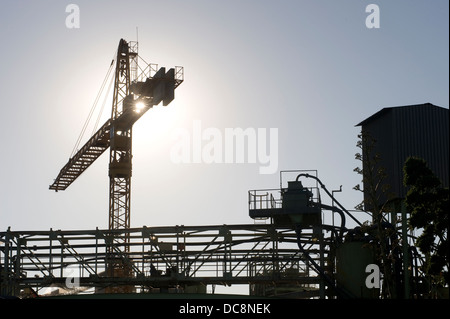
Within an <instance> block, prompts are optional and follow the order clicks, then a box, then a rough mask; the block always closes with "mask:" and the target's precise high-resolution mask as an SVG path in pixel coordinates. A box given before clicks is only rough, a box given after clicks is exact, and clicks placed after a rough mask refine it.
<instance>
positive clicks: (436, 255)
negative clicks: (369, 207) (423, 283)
mask: <svg viewBox="0 0 450 319" xmlns="http://www.w3.org/2000/svg"><path fill="white" fill-rule="evenodd" d="M403 172H404V180H403V183H404V185H405V186H407V187H409V190H408V193H407V195H406V199H405V202H406V203H405V204H406V209H407V211H408V212H409V213H410V214H411V215H410V216H411V217H410V219H409V225H410V227H411V228H413V229H423V232H422V234H421V235H420V236H418V238H417V241H416V245H417V247H419V249H420V250H421V252H422V253H423V254H424V255H425V258H426V264H425V269H424V271H425V273H427V274H428V275H430V276H431V278H432V280H433V283H443V282H445V283H446V284H449V273H448V270H449V261H450V258H449V248H450V247H449V242H448V228H449V217H448V215H449V189H448V187H447V188H444V187H443V186H442V184H441V181H440V180H439V178H437V177H436V176H435V175H434V174H433V172H432V171H431V169H430V168H429V167H428V166H427V163H426V161H425V160H423V159H421V158H417V157H409V158H408V159H407V160H406V162H405V165H404V167H403Z"/></svg>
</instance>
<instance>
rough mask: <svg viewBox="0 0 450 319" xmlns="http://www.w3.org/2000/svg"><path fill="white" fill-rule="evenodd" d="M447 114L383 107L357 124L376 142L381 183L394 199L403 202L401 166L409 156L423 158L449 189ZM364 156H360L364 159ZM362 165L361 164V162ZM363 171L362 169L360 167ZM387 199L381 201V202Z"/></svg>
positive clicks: (421, 107)
mask: <svg viewBox="0 0 450 319" xmlns="http://www.w3.org/2000/svg"><path fill="white" fill-rule="evenodd" d="M448 119H449V112H448V109H445V108H442V107H439V106H436V105H433V104H430V103H425V104H416V105H407V106H397V107H386V108H383V109H381V110H380V111H378V112H377V113H375V114H373V115H371V116H370V117H368V118H367V119H365V120H364V121H362V122H360V123H359V124H357V126H361V131H362V132H365V133H368V134H369V136H370V137H372V138H373V139H374V141H375V144H374V149H373V150H372V152H373V154H376V153H378V154H379V155H380V157H381V161H380V162H379V166H380V167H383V168H384V169H385V171H386V175H387V178H386V180H385V181H384V183H386V184H387V185H390V186H391V188H390V190H389V191H390V192H392V193H393V197H394V198H404V197H405V196H406V191H407V190H406V188H405V187H404V186H403V166H404V164H405V161H406V159H407V158H408V157H409V156H416V157H420V158H423V159H424V160H425V161H426V162H427V164H428V166H429V167H430V169H431V170H432V171H433V172H434V173H435V174H436V176H437V177H439V178H440V180H441V182H442V184H443V185H444V186H445V187H448V185H449V163H450V159H449V127H448ZM364 155H365V154H363V157H364ZM363 164H364V162H363ZM363 170H364V166H363ZM386 199H387V198H385V197H382V201H384V200H386Z"/></svg>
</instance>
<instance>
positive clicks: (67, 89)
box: [0, 0, 449, 230]
mask: <svg viewBox="0 0 450 319" xmlns="http://www.w3.org/2000/svg"><path fill="white" fill-rule="evenodd" d="M70 3H75V4H77V5H78V6H79V8H80V14H81V15H80V28H79V29H68V28H66V25H65V19H66V17H67V15H68V13H66V12H65V9H66V6H67V5H68V4H70ZM370 3H375V4H378V6H379V8H380V18H381V19H380V23H381V25H380V26H381V27H380V29H368V28H366V25H365V19H366V17H367V15H368V13H366V12H365V8H366V6H367V5H368V4H370ZM0 6H1V10H0V38H1V39H2V50H1V51H0V59H1V61H2V72H1V73H0V97H1V108H0V110H1V119H2V123H3V132H4V135H3V136H4V138H3V139H2V144H3V147H2V151H1V154H2V156H1V157H0V163H1V167H2V173H1V177H2V178H1V183H0V194H1V195H0V196H1V197H0V198H1V200H0V230H6V228H7V227H8V226H11V227H12V229H13V230H37V229H45V230H47V229H49V228H53V229H93V228H95V227H99V228H107V226H108V172H107V164H108V163H107V161H108V156H107V155H106V154H104V155H103V156H102V157H101V158H100V159H99V160H98V161H97V162H96V163H95V164H94V165H93V166H92V167H90V168H89V170H88V171H86V172H85V173H84V174H83V175H82V176H81V177H80V178H79V179H78V180H77V181H76V182H75V183H74V184H73V185H72V186H70V187H69V188H68V189H67V190H66V191H64V192H59V193H54V192H51V191H50V190H48V186H49V185H50V184H51V183H52V181H53V179H54V178H55V177H56V175H57V174H58V172H59V170H60V169H61V168H62V166H63V165H64V164H65V163H66V162H67V160H68V157H69V156H70V153H71V151H72V148H73V146H74V144H75V141H76V139H77V137H78V135H79V132H80V130H81V128H82V125H83V123H84V120H85V119H86V117H87V115H88V113H89V109H90V108H91V106H92V103H93V101H94V99H95V97H96V95H97V92H98V90H99V88H100V85H101V83H102V80H103V78H104V76H105V74H106V71H107V69H108V67H109V64H110V62H111V59H112V57H113V55H114V52H115V50H116V48H117V45H118V43H119V40H120V38H125V39H126V40H136V27H138V28H139V45H140V50H139V51H140V52H139V53H140V55H141V56H142V57H143V58H144V59H145V60H146V61H147V62H152V63H158V64H159V65H160V66H166V67H172V66H175V65H181V66H184V68H185V82H184V83H183V84H182V85H181V86H180V87H179V88H178V89H177V91H176V93H175V100H174V101H173V102H172V103H171V104H170V105H169V106H168V107H167V108H165V109H158V110H152V111H149V112H148V113H147V114H145V115H144V117H143V118H142V119H140V120H139V121H138V122H137V123H136V125H135V127H134V131H133V134H134V136H133V137H134V140H133V143H134V144H133V154H134V158H133V181H132V212H131V226H132V227H141V226H142V225H147V226H154V225H176V224H179V225H181V224H184V225H198V224H202V225H206V224H237V223H252V222H253V221H252V220H251V219H250V218H249V217H248V206H247V191H248V190H250V189H261V188H277V187H278V186H279V174H278V173H277V174H273V175H260V174H259V170H258V168H259V165H258V164H174V163H172V162H171V161H170V150H171V147H173V145H174V140H173V139H172V133H173V131H174V130H176V129H177V128H185V129H187V130H192V127H193V123H194V121H195V120H200V121H201V123H202V126H203V127H204V128H207V127H215V128H217V129H219V130H221V131H224V130H225V128H236V127H242V128H255V129H257V128H278V132H279V145H278V170H291V169H315V170H318V172H319V177H320V178H321V179H322V181H323V182H324V184H325V185H326V186H327V187H328V188H329V189H330V190H331V189H337V188H339V185H343V192H342V193H339V194H338V195H337V197H338V199H339V200H340V201H341V202H342V203H343V204H344V205H345V206H346V207H347V208H348V209H353V207H354V206H355V204H357V203H358V202H359V201H360V200H361V196H360V194H359V193H357V192H356V191H354V190H352V187H353V186H354V185H355V184H356V183H358V182H359V176H358V175H357V174H356V173H354V172H353V168H354V167H355V166H357V165H359V163H358V162H357V161H356V160H355V159H354V154H355V153H356V152H357V148H356V146H355V144H356V141H357V134H358V131H359V128H357V127H355V124H357V123H359V122H360V121H361V120H363V119H365V118H367V117H368V116H370V115H371V114H373V113H375V112H377V111H378V110H380V109H381V108H383V107H390V106H399V105H409V104H419V103H425V102H430V103H433V104H435V105H439V106H442V107H446V108H448V101H449V91H448V87H449V64H448V63H449V51H448V47H449V42H448V37H449V32H448V27H449V16H448V11H449V8H448V6H449V3H448V1H446V0H433V1H419V0H415V1H411V0H408V1H406V0H405V1H400V0H398V1H375V0H372V1H357V0H352V1H336V0H328V1H325V0H322V1H317V0H314V1H313V0H310V1H300V0H297V1H285V0H284V1H256V0H244V1H242V0H240V1H235V0H233V1H199V0H191V1H181V0H180V1H172V0H165V1H126V2H123V1H77V0H74V1H2V2H1V5H0ZM106 108H107V110H106V115H105V116H108V115H109V112H110V108H111V105H110V104H109V105H107V106H106ZM153 111H154V112H153ZM322 195H323V199H324V202H325V203H330V201H329V199H328V198H326V194H324V193H323V194H322Z"/></svg>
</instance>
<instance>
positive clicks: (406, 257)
mask: <svg viewBox="0 0 450 319" xmlns="http://www.w3.org/2000/svg"><path fill="white" fill-rule="evenodd" d="M401 213H402V249H403V281H404V298H405V299H409V298H410V282H409V280H410V272H409V261H410V256H409V246H408V219H407V216H406V205H405V201H404V200H402V202H401Z"/></svg>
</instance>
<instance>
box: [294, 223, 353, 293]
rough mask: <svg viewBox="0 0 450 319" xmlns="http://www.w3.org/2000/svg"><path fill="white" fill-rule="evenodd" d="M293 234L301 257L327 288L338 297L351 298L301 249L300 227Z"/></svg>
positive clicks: (297, 226) (296, 227)
mask: <svg viewBox="0 0 450 319" xmlns="http://www.w3.org/2000/svg"><path fill="white" fill-rule="evenodd" d="M295 233H296V234H297V246H298V248H299V249H300V251H301V253H302V254H303V256H305V257H306V259H308V261H309V262H310V263H311V264H312V265H313V266H314V269H315V271H316V272H317V273H318V274H319V276H321V277H322V278H323V279H324V280H325V281H326V283H327V284H328V286H329V287H331V288H332V289H334V290H335V291H336V292H337V293H338V295H339V296H341V297H343V298H347V299H350V298H353V296H352V295H351V294H350V293H348V292H346V291H344V290H343V289H342V288H340V287H338V286H337V285H336V284H335V283H334V281H333V279H331V278H330V277H329V276H328V275H327V274H326V273H325V272H324V271H323V270H322V268H321V267H320V266H319V265H318V264H317V263H316V262H315V261H314V259H312V258H311V256H310V255H309V254H308V252H307V251H306V250H305V249H304V248H303V246H302V243H301V242H300V234H301V233H302V228H301V226H300V225H296V226H295Z"/></svg>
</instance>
